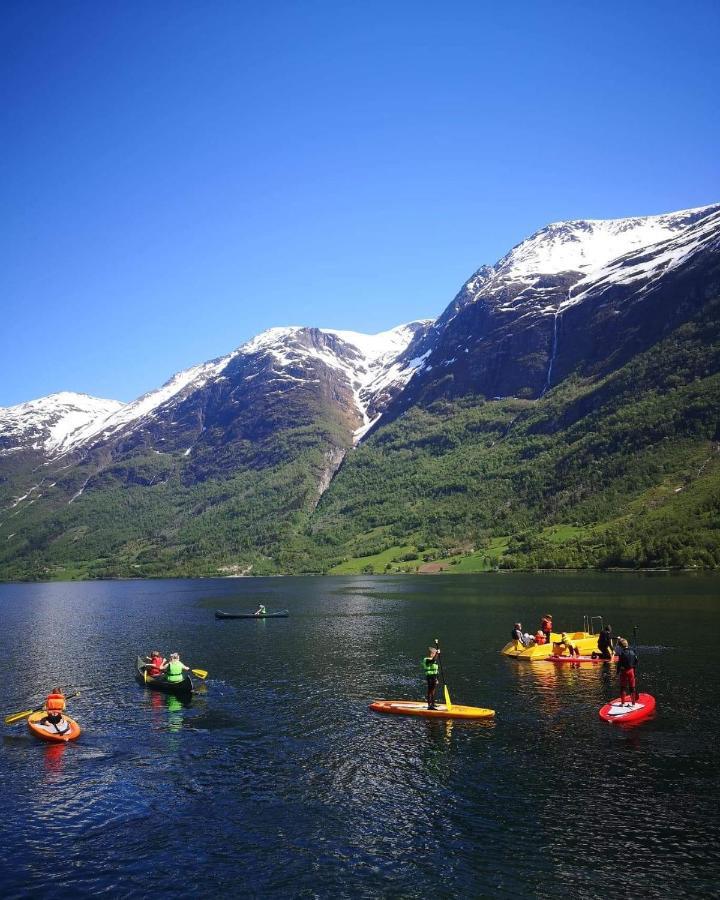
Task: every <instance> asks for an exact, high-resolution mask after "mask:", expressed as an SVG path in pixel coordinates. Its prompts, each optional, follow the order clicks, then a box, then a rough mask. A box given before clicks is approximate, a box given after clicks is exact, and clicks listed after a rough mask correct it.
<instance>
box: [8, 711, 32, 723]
mask: <svg viewBox="0 0 720 900" xmlns="http://www.w3.org/2000/svg"><path fill="white" fill-rule="evenodd" d="M34 712H36V710H34V709H26V710H24V711H23V712H19V713H13V714H12V715H11V716H5V724H6V725H13V724H14V723H15V722H19V721H21V719H27V717H28V716H30V715H32V714H33V713H34Z"/></svg>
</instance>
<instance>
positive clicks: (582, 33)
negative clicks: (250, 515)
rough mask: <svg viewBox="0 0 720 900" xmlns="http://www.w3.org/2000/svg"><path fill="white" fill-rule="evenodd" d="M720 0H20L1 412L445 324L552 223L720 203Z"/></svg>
mask: <svg viewBox="0 0 720 900" xmlns="http://www.w3.org/2000/svg"><path fill="white" fill-rule="evenodd" d="M719 46H720V3H718V2H717V0H707V2H701V0H685V2H683V3H678V2H676V0H672V2H667V0H647V2H643V0H633V2H631V3H628V2H621V0H617V2H613V0H607V2H585V0H574V2H562V0H553V2H550V0H536V2H521V0H505V2H504V3H502V4H501V3H499V2H495V0H493V2H483V0H470V2H464V0H449V2H445V3H438V2H435V0H433V2H430V0H408V2H405V0H390V2H388V0H361V2H358V0H353V2H347V0H304V2H300V0H296V2H285V0H267V2H262V3H260V2H256V0H255V2H243V0H232V2H225V0H173V2H171V0H118V2H97V0H89V2H83V0H79V2H77V0H76V2H73V0H64V2H62V3H57V2H55V0H52V2H40V0H36V2H33V0H31V2H25V0H6V2H4V3H3V4H1V5H0V92H1V94H0V101H1V102H0V304H1V306H0V405H4V406H8V405H11V404H14V403H20V402H22V401H25V400H29V399H32V398H34V397H39V396H43V395H46V394H49V393H52V392H54V391H58V390H74V391H81V392H86V393H90V394H95V395H97V396H101V397H113V398H116V399H119V400H131V399H133V398H135V397H136V396H138V395H139V394H141V393H143V392H145V391H146V390H150V389H152V388H154V387H157V386H159V385H160V384H161V383H162V382H164V381H165V380H166V379H167V378H168V377H170V375H171V374H172V373H174V372H176V371H178V370H180V369H184V368H187V367H188V366H190V365H194V364H196V363H199V362H202V361H205V360H207V359H211V358H213V357H215V356H219V355H222V354H225V353H227V352H229V351H230V350H232V349H234V348H235V347H236V346H238V345H240V344H241V343H243V342H244V341H245V340H247V339H248V338H250V337H251V336H253V335H254V334H257V333H258V332H259V331H262V330H263V329H265V328H268V327H271V326H274V325H291V324H308V325H318V326H321V327H328V328H345V329H353V330H356V331H365V332H376V331H381V330H384V329H386V328H390V327H392V326H394V325H396V324H399V323H401V322H405V321H409V320H412V319H416V318H424V317H431V316H436V315H438V314H439V313H440V312H441V311H442V309H443V308H444V307H445V305H446V304H447V303H448V302H449V301H450V300H451V299H452V297H453V295H454V294H455V292H456V290H457V289H458V288H459V287H460V285H461V284H462V283H463V281H464V280H466V279H467V278H468V277H469V276H470V275H471V273H472V272H473V271H474V270H475V269H476V268H478V267H479V266H480V265H482V264H483V263H493V262H495V261H496V260H497V259H498V258H499V257H500V256H502V255H503V254H504V253H505V252H507V250H509V249H510V247H511V246H512V245H513V244H515V243H517V242H518V241H520V240H522V239H523V238H524V237H527V236H528V235H529V234H530V233H531V232H533V231H535V230H536V229H537V228H540V227H542V226H543V225H545V224H547V223H548V222H552V221H557V220H560V219H570V218H612V217H618V216H625V215H646V214H652V213H660V212H667V211H671V210H675V209H683V208H687V207H692V206H701V205H704V204H707V203H711V202H715V201H718V200H720V150H719V148H720V108H719V107H720V103H719V101H718V97H719V96H720V53H718V47H719Z"/></svg>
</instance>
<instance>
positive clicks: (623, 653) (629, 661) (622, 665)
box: [615, 637, 639, 706]
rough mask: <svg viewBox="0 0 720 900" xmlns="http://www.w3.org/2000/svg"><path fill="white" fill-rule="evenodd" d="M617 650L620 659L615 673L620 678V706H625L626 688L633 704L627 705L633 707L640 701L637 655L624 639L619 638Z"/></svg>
mask: <svg viewBox="0 0 720 900" xmlns="http://www.w3.org/2000/svg"><path fill="white" fill-rule="evenodd" d="M616 650H617V657H618V658H617V663H616V665H615V671H616V672H617V673H618V675H619V676H620V705H621V706H625V688H628V690H629V691H630V700H631V701H632V702H631V703H628V704H627V705H628V706H632V705H633V704H634V703H637V702H638V699H639V694H638V690H637V680H636V677H635V672H636V670H637V667H638V658H637V653H636V652H635V651H634V650H633V649H632V648H631V647H628V642H627V641H626V640H625V638H624V637H621V638H618V645H617V647H616Z"/></svg>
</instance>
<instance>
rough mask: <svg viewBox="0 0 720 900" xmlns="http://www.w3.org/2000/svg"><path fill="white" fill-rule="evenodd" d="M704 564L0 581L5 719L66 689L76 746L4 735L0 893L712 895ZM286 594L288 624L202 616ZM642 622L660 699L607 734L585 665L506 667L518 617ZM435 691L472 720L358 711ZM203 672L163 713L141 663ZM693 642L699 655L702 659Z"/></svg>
mask: <svg viewBox="0 0 720 900" xmlns="http://www.w3.org/2000/svg"><path fill="white" fill-rule="evenodd" d="M718 588H720V581H718V580H717V579H711V578H704V577H697V578H695V577H688V578H673V577H642V576H599V575H597V576H590V577H587V576H515V575H508V576H484V577H478V578H471V577H458V578H387V579H385V578H374V579H373V578H323V579H319V578H318V579H315V578H303V579H269V580H260V579H257V580H256V579H241V580H222V581H221V580H208V581H173V582H170V581H165V582H120V583H110V582H105V583H97V584H51V585H4V586H0V615H1V616H2V626H3V627H2V634H1V635H0V651H1V654H2V659H3V661H4V663H5V671H4V678H3V682H2V711H3V714H4V715H5V714H7V713H10V712H13V711H18V710H21V709H24V708H28V706H34V705H37V703H38V702H40V701H41V700H42V698H43V692H44V691H46V690H47V689H49V688H51V687H52V686H53V684H54V683H55V682H58V683H60V684H61V685H62V686H63V687H64V688H65V689H66V690H67V691H68V692H71V691H72V690H75V689H80V690H81V691H82V696H81V697H80V698H78V699H77V700H75V701H73V702H72V703H71V713H72V714H73V715H74V716H75V717H76V718H77V719H78V720H79V721H80V723H81V724H82V726H83V727H84V728H85V729H86V730H85V733H84V734H83V736H82V737H81V738H80V740H79V741H78V742H77V743H75V744H70V745H67V746H56V747H53V746H44V745H42V744H40V742H38V741H36V740H34V739H33V738H32V737H31V736H30V735H29V733H28V732H27V729H26V728H25V726H24V725H23V724H21V725H18V726H14V727H12V728H10V727H4V728H3V741H2V750H1V756H0V799H1V800H2V811H3V815H2V825H1V826H0V828H1V829H2V835H1V837H2V847H3V850H4V854H3V857H4V859H3V862H2V863H0V865H1V866H2V871H1V872H0V893H2V895H3V896H4V897H26V896H42V897H56V896H57V897H59V896H65V895H66V893H67V891H68V889H71V890H72V891H73V892H74V893H75V894H76V895H79V896H89V895H95V894H98V893H107V894H109V895H111V896H121V897H140V896H148V895H149V894H153V895H154V896H155V897H164V896H170V895H171V894H174V895H176V896H200V897H205V896H207V897H210V896H213V897H217V896H221V895H223V894H225V895H230V896H239V895H241V894H243V895H249V896H258V895H261V896H283V897H284V896H290V897H351V896H352V897H357V896H367V897H372V896H380V895H382V896H391V897H421V896H426V895H428V894H433V895H435V896H437V897H450V896H453V895H454V896H458V895H460V896H469V897H482V896H503V897H515V896H517V897H523V896H537V897H557V896H568V895H570V894H572V895H575V896H578V897H596V896H601V895H604V894H610V895H612V896H616V897H624V896H630V895H632V896H633V897H655V896H658V897H659V896H667V895H668V894H670V895H672V896H675V897H682V896H694V897H697V896H710V895H714V896H718V893H717V891H718V888H717V885H718V879H719V878H720V845H719V843H718V839H719V838H720V820H719V814H718V809H719V808H720V804H719V801H720V783H719V780H718V775H717V764H718V754H717V747H718V744H720V723H719V720H718V717H717V713H718V688H719V687H720V683H719V682H720V676H719V675H718V671H719V669H718V666H717V661H716V659H715V658H714V657H713V656H711V655H710V651H712V650H713V641H716V640H717V637H718V635H719V634H720V602H718ZM258 599H261V600H262V601H263V602H264V603H265V604H266V606H267V607H268V608H269V609H273V608H275V609H278V608H284V607H287V608H288V609H289V610H290V612H291V617H290V618H288V619H279V620H274V621H273V620H269V621H243V620H237V621H216V620H215V619H214V617H213V611H214V609H216V608H222V609H225V610H228V611H233V610H235V611H243V610H252V609H253V608H254V605H255V602H256V601H257V600H258ZM546 611H550V612H552V613H553V614H554V617H555V622H556V625H558V626H560V627H565V628H568V629H570V628H578V627H581V625H582V617H583V615H584V614H588V615H596V614H599V615H604V616H605V621H606V622H608V621H609V622H610V623H611V624H612V625H613V627H614V630H615V632H616V633H621V634H622V633H624V634H628V635H629V634H630V633H631V631H632V627H633V626H634V625H637V626H638V641H639V644H640V646H641V654H640V656H641V689H642V690H645V691H648V692H650V693H652V694H655V696H656V697H657V701H658V715H657V717H656V719H655V720H653V721H651V722H646V723H644V724H643V725H641V726H638V727H636V728H634V729H621V728H617V727H614V726H611V725H607V724H605V723H603V722H602V721H601V720H600V719H599V718H598V716H597V710H598V708H599V707H600V706H601V705H602V703H603V702H605V701H606V700H608V699H610V698H612V697H614V696H617V690H616V686H615V683H614V678H613V677H612V674H611V673H610V672H609V670H606V669H605V667H602V666H592V667H583V668H581V669H573V670H568V669H565V668H563V669H558V668H556V667H555V666H553V665H552V664H550V663H536V664H529V663H520V662H518V661H515V660H509V659H506V658H504V657H501V656H500V655H499V654H498V652H497V651H498V650H499V649H500V647H501V646H502V645H503V644H504V643H505V640H506V635H507V633H508V631H509V629H510V627H511V626H512V623H513V622H514V621H515V620H516V619H517V618H521V619H522V621H523V623H524V624H526V625H532V626H536V623H537V622H538V621H539V618H540V616H541V614H542V613H544V612H546ZM435 637H438V638H440V641H441V645H442V646H443V647H444V651H445V652H444V664H445V668H446V675H447V678H448V683H449V685H450V689H451V693H452V696H453V699H455V700H456V701H457V702H461V703H467V704H471V705H478V706H490V707H492V708H494V709H496V710H497V719H496V721H495V722H494V723H493V724H487V723H461V722H455V723H451V722H437V721H436V722H428V721H423V720H414V719H408V718H400V717H390V716H388V717H383V716H380V715H376V714H373V713H370V712H369V711H368V710H367V703H368V701H369V700H371V699H373V698H375V697H410V698H413V697H417V698H419V697H421V696H422V692H423V683H422V676H421V671H420V659H421V657H422V656H423V655H424V652H425V649H426V647H427V646H428V644H429V642H431V641H432V640H433V639H434V638H435ZM153 645H158V646H159V647H161V648H162V649H163V650H164V651H165V652H168V651H170V650H173V649H178V650H180V652H181V654H182V656H183V658H184V659H185V661H186V662H188V663H189V664H191V665H192V666H195V667H199V668H205V669H208V670H209V672H210V675H209V678H208V679H207V681H206V682H205V683H198V687H199V692H198V693H197V694H196V695H195V696H193V698H192V700H191V702H190V703H189V704H187V705H182V704H181V703H179V702H178V701H177V700H175V699H173V698H167V697H164V696H162V695H159V694H154V693H152V692H150V691H146V690H145V689H143V688H141V687H139V686H138V685H137V684H136V683H135V682H134V680H133V677H132V675H133V663H134V659H135V656H136V654H137V653H138V652H144V651H148V650H150V649H152V646H153ZM706 651H708V652H706Z"/></svg>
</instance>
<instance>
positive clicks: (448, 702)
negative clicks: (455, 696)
mask: <svg viewBox="0 0 720 900" xmlns="http://www.w3.org/2000/svg"><path fill="white" fill-rule="evenodd" d="M443 691H444V692H445V706H447V708H448V709H452V703H451V702H450V691H449V690H448V689H447V685H446V684H444V685H443Z"/></svg>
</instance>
